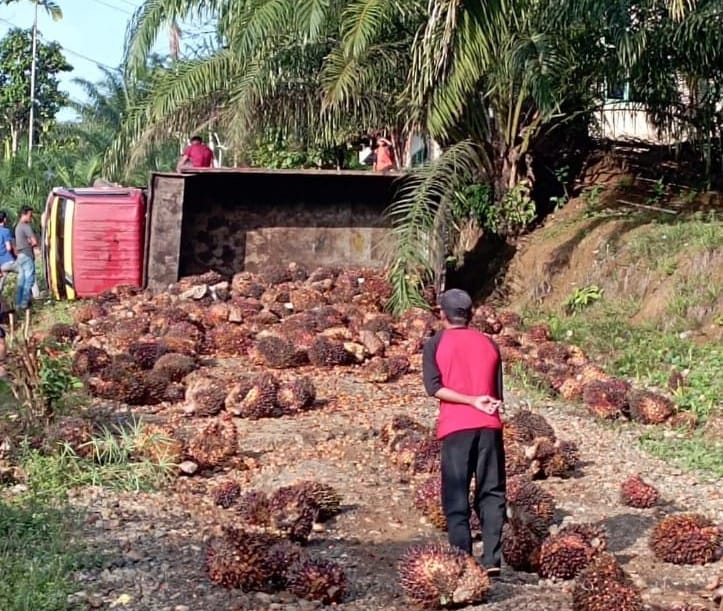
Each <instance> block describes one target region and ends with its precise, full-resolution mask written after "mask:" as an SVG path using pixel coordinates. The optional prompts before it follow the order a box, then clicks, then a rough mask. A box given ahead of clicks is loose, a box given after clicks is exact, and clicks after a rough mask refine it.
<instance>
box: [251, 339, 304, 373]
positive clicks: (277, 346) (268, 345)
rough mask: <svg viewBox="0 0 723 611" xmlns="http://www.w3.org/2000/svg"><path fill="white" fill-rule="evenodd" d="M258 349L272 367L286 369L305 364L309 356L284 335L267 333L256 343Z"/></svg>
mask: <svg viewBox="0 0 723 611" xmlns="http://www.w3.org/2000/svg"><path fill="white" fill-rule="evenodd" d="M256 350H257V352H258V353H259V355H260V357H261V360H262V361H263V363H264V364H265V365H266V366H268V367H271V368H272V369H285V368H288V367H298V366H300V365H303V364H304V363H305V362H306V360H307V356H306V353H305V352H304V351H303V350H299V349H298V348H297V347H296V346H294V344H293V343H291V342H290V341H289V340H288V339H284V338H283V337H277V336H276V335H266V336H264V337H262V338H260V339H259V340H258V342H257V343H256Z"/></svg>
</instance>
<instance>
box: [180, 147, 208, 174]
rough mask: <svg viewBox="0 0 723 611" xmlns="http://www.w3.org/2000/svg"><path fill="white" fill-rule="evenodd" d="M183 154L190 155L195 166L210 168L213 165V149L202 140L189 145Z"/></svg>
mask: <svg viewBox="0 0 723 611" xmlns="http://www.w3.org/2000/svg"><path fill="white" fill-rule="evenodd" d="M183 156H184V157H188V159H189V160H190V161H191V167H193V168H210V167H211V166H212V165H213V151H212V150H211V149H210V148H208V147H207V146H206V145H205V144H203V143H201V142H194V143H193V144H191V145H190V146H187V147H186V150H185V151H183Z"/></svg>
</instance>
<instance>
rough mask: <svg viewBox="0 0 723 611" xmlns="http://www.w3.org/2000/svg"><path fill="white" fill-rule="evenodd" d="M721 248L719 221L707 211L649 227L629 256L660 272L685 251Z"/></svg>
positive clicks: (640, 236) (634, 242)
mask: <svg viewBox="0 0 723 611" xmlns="http://www.w3.org/2000/svg"><path fill="white" fill-rule="evenodd" d="M721 247H723V231H722V230H721V219H720V218H719V216H718V215H717V214H716V213H715V211H710V212H709V213H708V214H701V213H696V214H695V215H693V217H692V218H691V217H687V218H683V219H679V220H675V221H674V222H670V223H650V224H649V225H647V226H646V230H645V232H643V233H641V234H640V235H639V236H637V237H636V238H635V240H633V241H632V242H631V243H630V246H629V248H630V254H632V255H633V256H634V257H635V258H640V259H645V260H646V261H648V262H649V264H650V265H651V266H652V268H653V269H660V268H662V267H664V266H665V265H666V262H667V261H668V260H669V259H670V258H671V257H672V258H675V256H676V255H678V254H680V253H681V252H683V251H685V252H686V253H690V252H691V251H694V252H695V251H704V250H715V249H716V248H721Z"/></svg>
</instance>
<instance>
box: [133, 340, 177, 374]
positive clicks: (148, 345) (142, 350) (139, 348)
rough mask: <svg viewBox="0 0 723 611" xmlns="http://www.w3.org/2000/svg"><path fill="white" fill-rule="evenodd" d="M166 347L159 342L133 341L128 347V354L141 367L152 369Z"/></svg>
mask: <svg viewBox="0 0 723 611" xmlns="http://www.w3.org/2000/svg"><path fill="white" fill-rule="evenodd" d="M166 352H168V348H166V346H165V345H164V344H163V343H161V342H133V343H132V344H131V345H130V346H129V347H128V354H130V355H131V356H132V357H133V360H134V361H135V362H136V364H137V365H138V366H139V367H140V368H141V369H152V368H153V366H154V365H155V364H156V361H157V360H158V359H159V358H161V357H162V356H163V355H164V354H165V353H166Z"/></svg>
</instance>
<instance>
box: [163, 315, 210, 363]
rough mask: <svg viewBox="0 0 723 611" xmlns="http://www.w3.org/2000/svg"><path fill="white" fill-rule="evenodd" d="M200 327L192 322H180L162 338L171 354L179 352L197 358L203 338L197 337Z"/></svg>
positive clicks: (172, 326)
mask: <svg viewBox="0 0 723 611" xmlns="http://www.w3.org/2000/svg"><path fill="white" fill-rule="evenodd" d="M198 332H199V331H198V327H197V326H196V325H195V324H194V323H192V322H178V323H175V324H173V325H171V326H170V327H168V330H167V331H166V332H165V333H164V334H163V335H162V336H161V340H162V341H163V343H164V344H165V346H166V347H167V348H168V351H169V352H178V353H179V354H185V355H187V356H196V354H198V351H199V347H200V346H201V338H199V337H197V334H198Z"/></svg>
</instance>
